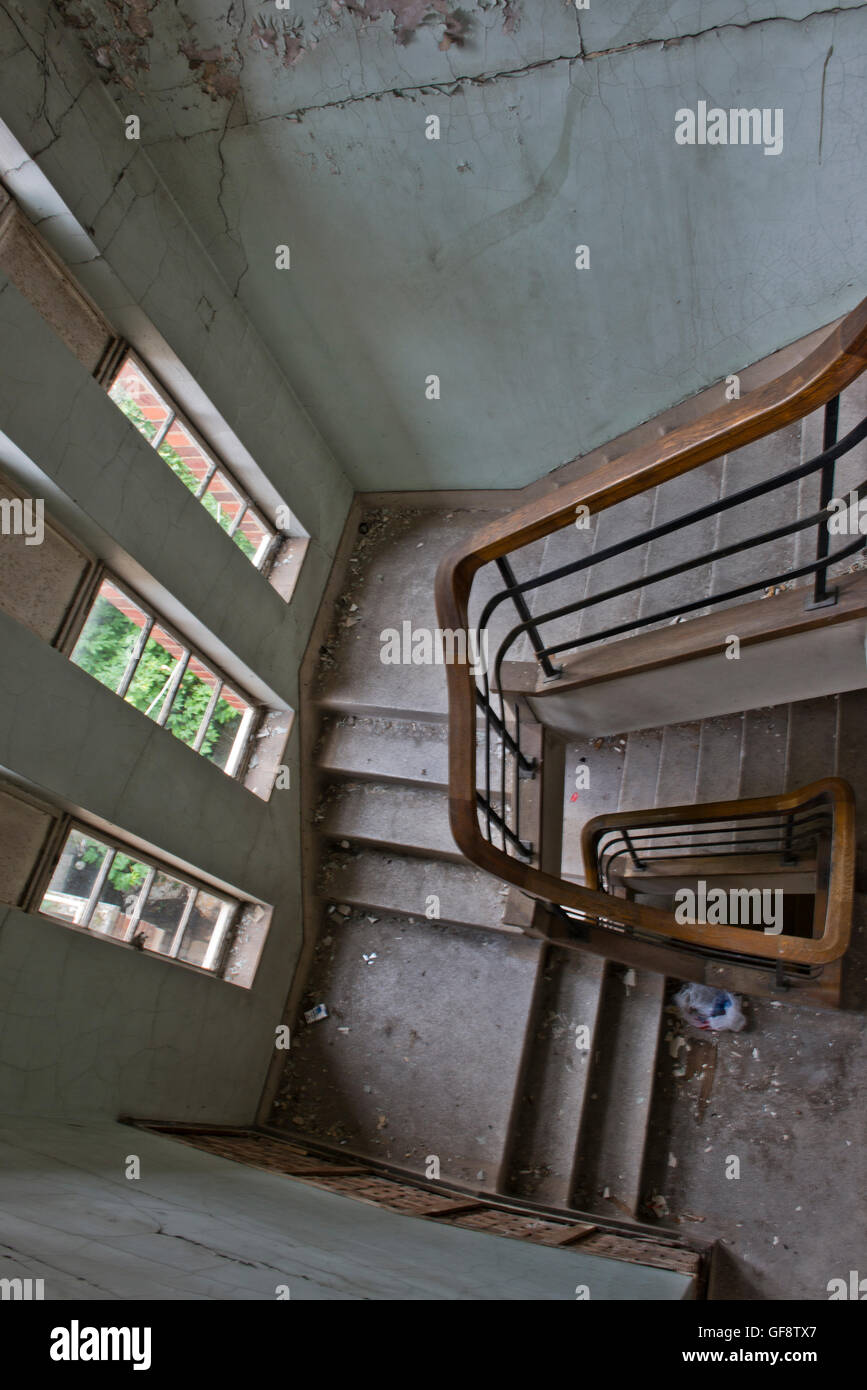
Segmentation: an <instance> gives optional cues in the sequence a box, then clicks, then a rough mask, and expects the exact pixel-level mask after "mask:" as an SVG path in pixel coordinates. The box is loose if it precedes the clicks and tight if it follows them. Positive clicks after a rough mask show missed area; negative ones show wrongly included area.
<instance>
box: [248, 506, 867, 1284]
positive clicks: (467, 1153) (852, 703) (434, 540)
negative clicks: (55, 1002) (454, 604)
mask: <svg viewBox="0 0 867 1390" xmlns="http://www.w3.org/2000/svg"><path fill="white" fill-rule="evenodd" d="M483 516H484V514H483V513H480V512H469V511H464V512H461V511H450V512H448V513H444V512H436V511H431V512H428V511H424V510H414V511H412V512H409V513H407V514H405V515H402V514H400V513H399V512H395V511H392V512H390V513H386V514H383V513H382V512H377V513H376V514H374V515H373V516H372V517H371V518H370V524H369V526H367V527H366V529H365V530H364V531H363V532H361V533H360V537H359V546H358V547H357V549H356V554H355V557H354V561H355V562H354V563H350V569H349V573H348V575H347V585H346V590H345V594H346V599H345V603H344V604H343V605H342V606H341V607H339V608H338V610H337V614H336V622H335V627H334V630H333V632H332V635H331V637H330V638H329V640H328V642H327V644H326V646H325V648H324V650H323V662H322V668H321V671H320V680H319V683H318V688H317V699H318V701H319V702H320V703H321V704H322V705H324V706H326V707H329V708H331V709H332V710H334V709H337V710H351V709H352V708H358V709H361V710H364V711H373V712H375V711H377V710H387V711H390V712H393V713H397V714H400V713H401V712H403V713H404V715H405V717H407V718H409V717H412V718H414V717H415V715H416V713H417V712H422V713H424V712H427V714H428V718H430V719H433V720H437V719H440V720H441V719H442V718H443V716H444V713H445V690H444V684H445V683H444V680H443V679H442V672H441V671H440V670H436V669H433V670H432V669H431V668H425V667H387V666H382V665H381V663H380V662H379V660H378V649H379V633H380V631H381V629H382V628H384V627H387V626H399V625H400V622H401V620H402V619H403V618H411V619H412V621H413V622H414V623H415V624H417V625H422V624H427V625H430V626H435V616H434V612H433V598H432V580H433V573H434V570H435V567H436V563H437V561H438V559H439V557H440V556H441V554H442V553H443V552H444V550H445V549H446V548H447V545H448V544H451V543H454V541H455V540H456V539H457V537H458V536H459V535H460V534H461V533H463V532H464V531H465V530H469V529H472V528H475V527H477V526H478V525H480V524H481V521H482V519H483ZM521 560H522V562H523V567H522V568H521V569H520V570H519V573H520V574H521V575H522V577H523V575H524V574H525V573H526V572H527V568H528V566H529V565H531V563H532V556H531V555H529V553H528V552H525V553H524V554H523V555H522V556H521ZM517 568H518V567H517V566H516V569H517ZM350 603H356V604H357V610H355V612H353V614H352V616H353V617H356V621H355V622H350V623H348V624H347V623H345V622H344V619H345V616H346V613H347V612H348V611H349V604H350ZM865 710H867V701H865V692H855V693H854V694H851V695H847V696H841V697H840V698H839V701H835V700H834V697H831V702H830V704H826V703H825V702H821V701H810V702H804V703H803V704H802V705H793V706H791V707H788V708H785V707H781V708H780V709H778V710H770V711H756V712H754V713H751V714H748V715H746V716H744V717H743V719H742V720H741V717H740V716H737V717H734V716H733V717H732V718H730V719H726V720H711V721H706V722H705V723H703V724H702V725H701V727H700V728H699V726H698V725H682V726H677V727H674V726H672V727H671V728H669V729H666V730H664V731H647V732H645V733H638V734H633V735H630V736H629V737H628V738H627V739H617V738H613V739H606V740H604V741H603V742H602V744H601V745H600V747H599V748H598V749H594V757H595V761H594V776H593V783H592V785H593V792H592V795H587V796H584V797H582V798H581V799H579V804H576V803H573V802H572V801H571V799H570V796H569V793H570V792H571V790H572V788H571V786H570V785H567V787H566V789H565V800H566V809H567V825H566V840H565V858H564V867H565V868H566V870H567V872H571V873H575V874H577V873H578V872H580V863H579V860H578V857H577V854H576V849H577V838H578V833H579V830H580V821H581V820H583V819H584V818H586V816H587V815H589V814H593V813H595V812H596V811H598V810H600V809H603V808H604V807H606V806H609V807H611V808H613V807H614V806H616V805H618V804H620V805H621V806H623V805H625V804H628V805H633V806H640V805H647V804H652V799H651V800H650V801H649V802H648V800H647V798H646V789H645V783H646V779H647V778H650V779H651V781H652V782H653V785H654V786H655V787H656V788H657V792H658V794H659V800H660V802H664V801H668V802H671V801H680V800H690V799H695V800H702V799H710V798H713V797H715V796H731V795H738V794H741V795H751V794H756V795H757V794H763V793H768V792H771V791H775V790H781V789H782V787H783V785H784V784H785V785H801V784H803V783H804V782H805V781H808V780H810V779H811V778H812V777H814V776H819V775H822V773H823V772H825V773H830V772H834V771H837V772H838V773H839V774H840V775H844V776H847V777H849V779H850V780H851V781H852V782H853V784H854V785H855V789H856V796H857V797H858V798H859V802H860V806H861V807H864V806H867V772H865V773H864V774H863V775H862V772H861V768H862V766H867V765H865V764H864V760H863V759H862V757H861V756H860V753H861V750H860V742H861V740H862V737H863V736H862V735H861V733H860V730H861V729H862V728H863V722H864V721H863V716H864V713H865ZM308 717H312V714H311V713H308ZM739 721H740V722H739ZM735 726H737V727H735ZM366 756H367V755H366V754H365V757H366ZM829 760H830V765H829ZM426 761H427V759H425V762H426ZM572 770H573V769H571V764H568V765H567V773H568V772H570V771H572ZM395 771H396V774H397V775H398V776H399V775H400V769H396V770H395ZM793 779H794V780H793ZM567 781H568V779H567ZM624 797H626V798H627V799H626V801H624ZM862 817H863V812H862V813H861V817H859V824H860V823H861V820H862ZM347 849H348V855H349V856H350V857H351V856H352V855H354V854H355V853H356V850H355V847H354V845H353V844H352V843H351V842H348V845H347ZM383 862H385V861H383ZM398 862H399V868H400V872H401V873H402V874H404V875H405V876H406V881H407V892H408V893H409V885H410V880H411V878H412V874H413V870H414V866H415V870H416V871H419V870H418V866H419V865H420V864H423V863H425V862H427V864H428V868H429V866H430V863H433V864H434V865H435V866H436V862H437V861H436V860H432V861H423V860H422V859H418V860H417V861H413V860H407V861H402V860H400V857H399V856H398ZM427 871H428V870H427V869H426V870H425V872H427ZM440 871H442V866H440V868H439V869H437V868H436V867H434V869H433V870H431V872H434V873H436V872H440ZM339 874H340V870H339V869H338V871H337V881H336V883H335V882H334V881H333V880H332V881H331V883H330V884H329V885H328V886H327V893H326V901H327V900H329V899H330V900H331V901H332V903H334V902H338V901H339V900H340V892H339ZM320 883H321V880H320ZM311 887H312V884H311V885H308V888H311ZM412 906H413V904H412V903H410V906H409V907H407V908H405V909H404V911H403V912H401V911H396V910H395V911H391V912H382V911H379V912H378V911H376V910H373V909H369V910H367V911H365V910H355V911H353V912H352V914H351V915H350V916H348V917H346V918H344V917H343V916H342V915H341V914H340V913H335V912H331V913H330V914H329V913H327V911H326V909H325V906H323V915H322V921H321V927H320V935H319V941H318V944H317V948H316V952H315V957H314V961H313V965H312V968H311V971H310V974H309V978H308V981H307V987H306V994H305V999H304V1004H303V1007H304V1008H309V1007H311V1006H312V1005H313V1004H316V1003H319V1002H324V1003H325V1004H326V1005H327V1007H328V1010H329V1017H328V1019H326V1020H324V1021H323V1022H318V1023H314V1024H312V1025H305V1024H303V1023H302V1024H301V1025H300V1027H299V1030H298V1034H297V1036H296V1037H295V1038H294V1039H293V1048H292V1052H291V1054H290V1057H289V1059H288V1060H287V1064H286V1071H285V1074H284V1078H283V1084H282V1087H281V1090H280V1093H279V1096H278V1099H277V1102H276V1106H275V1111H274V1115H273V1121H274V1122H275V1123H277V1124H279V1125H281V1126H284V1127H286V1128H287V1129H289V1130H290V1131H291V1130H293V1129H294V1130H296V1131H301V1132H304V1133H307V1134H309V1135H315V1136H317V1137H320V1138H322V1139H328V1140H330V1141H332V1142H337V1143H338V1144H340V1143H343V1144H346V1145H348V1146H350V1147H351V1148H352V1149H353V1150H356V1151H359V1152H362V1153H367V1154H369V1155H371V1156H372V1157H378V1158H381V1159H384V1160H387V1161H389V1162H392V1163H395V1164H397V1165H400V1166H405V1167H406V1168H407V1169H408V1170H410V1171H413V1172H423V1171H424V1167H425V1161H426V1159H427V1157H428V1156H429V1155H433V1154H436V1155H437V1156H438V1157H439V1158H440V1162H441V1170H442V1174H443V1176H449V1177H452V1178H453V1179H455V1180H456V1181H460V1182H466V1183H469V1184H471V1185H476V1184H477V1185H478V1186H479V1187H481V1188H485V1189H488V1190H496V1189H497V1187H498V1184H499V1183H500V1181H501V1179H502V1178H503V1177H505V1176H506V1175H507V1174H506V1167H503V1166H502V1165H503V1164H504V1154H505V1153H506V1148H507V1141H508V1138H509V1136H508V1127H509V1120H510V1116H512V1117H514V1113H515V1111H514V1107H513V1097H514V1094H515V1088H516V1084H517V1079H518V1075H517V1074H518V1065H519V1060H520V1055H521V1045H522V1040H523V1038H524V1034H525V1032H526V1031H527V1027H528V1019H529V1017H530V1007H531V1000H532V997H533V989H534V980H535V979H536V973H537V954H536V953H537V949H538V948H537V946H536V945H535V944H534V943H532V942H530V941H528V940H524V939H520V938H516V937H510V936H507V935H504V934H502V933H500V932H497V931H491V930H485V929H482V928H490V926H491V925H492V923H491V921H490V920H487V921H485V922H480V923H479V928H478V929H474V928H473V927H472V926H469V927H468V926H455V925H443V924H442V923H438V922H432V921H428V920H426V919H425V918H424V917H422V916H420V915H414V916H413V917H412V920H410V919H409V917H408V915H407V913H409V912H410V911H411V910H412ZM862 907H863V900H859V913H858V920H857V925H856V934H855V939H854V942H853V947H852V950H851V951H850V955H849V959H848V962H847V975H846V981H847V983H846V1002H847V1008H846V1010H844V1011H840V1012H837V1013H833V1012H827V1011H821V1012H820V1011H818V1010H815V1009H809V1008H803V1007H800V1006H797V1005H790V1004H788V1003H780V1004H779V1005H777V1004H775V1003H770V1002H766V1001H756V1002H752V1001H748V1003H747V1014H748V1026H747V1030H746V1031H745V1032H743V1033H742V1034H738V1035H736V1034H724V1035H721V1036H717V1037H714V1038H708V1037H707V1035H704V1034H699V1033H694V1032H691V1030H689V1029H688V1028H687V1027H686V1025H682V1024H680V1023H679V1022H678V1021H677V1020H674V1019H671V1018H668V1017H667V1018H666V1019H665V1021H664V1022H663V1036H662V1040H661V1045H660V1047H659V1052H658V1055H657V1065H656V1074H655V1081H654V1083H653V1089H652V1104H651V1105H650V1108H649V1122H648V1132H647V1147H646V1150H645V1158H644V1168H643V1172H642V1174H641V1192H642V1193H643V1197H642V1199H641V1205H640V1210H639V1214H640V1216H641V1217H642V1219H644V1220H648V1219H654V1218H653V1217H652V1215H651V1212H650V1209H649V1208H648V1206H647V1202H648V1199H650V1198H652V1197H654V1196H657V1197H661V1198H663V1199H664V1202H663V1203H660V1204H657V1207H656V1209H657V1213H659V1212H661V1213H662V1214H661V1215H657V1217H656V1218H655V1219H658V1220H659V1221H660V1224H661V1225H663V1226H666V1227H669V1228H671V1229H675V1230H682V1231H684V1232H688V1233H690V1234H695V1235H700V1236H701V1237H702V1238H703V1239H704V1238H718V1239H719V1240H720V1241H721V1242H722V1249H723V1252H724V1259H723V1260H722V1261H721V1263H720V1266H719V1275H718V1278H717V1282H716V1287H715V1290H714V1293H715V1296H716V1297H719V1298H751V1299H771V1298H783V1299H791V1298H807V1299H824V1298H826V1297H827V1283H828V1280H829V1279H831V1278H834V1277H836V1276H840V1275H846V1274H847V1273H848V1271H849V1270H850V1269H859V1270H861V1271H862V1272H867V1250H865V1242H864V1231H865V1219H864V1218H865V1199H864V1193H865V1191H867V1183H865V1178H867V1172H865V1157H864V1146H863V1132H864V1128H863V1125H864V1122H863V1115H864V1110H865V1100H867V1065H865V1064H867V1030H865V1024H864V1010H865V1000H867V988H865V984H867V944H865V921H864V913H863V911H861V908H862ZM371 919H375V920H371ZM462 920H463V919H462ZM365 955H367V956H368V957H371V956H373V955H375V959H372V960H368V961H365V960H364V956H365ZM674 988H675V985H674V982H669V984H668V986H667V990H666V997H667V998H670V996H671V994H672V993H673V992H674ZM680 1035H682V1036H684V1038H685V1039H686V1041H687V1043H688V1050H687V1051H686V1052H684V1050H683V1049H682V1048H681V1049H680V1051H679V1060H678V1059H675V1058H674V1057H673V1056H672V1055H671V1045H672V1043H673V1040H674V1038H675V1037H677V1036H680ZM650 1045H651V1043H650V1040H649V1035H648V1043H647V1046H648V1047H649V1046H650ZM552 1055H556V1051H554V1052H552ZM684 1058H685V1059H686V1068H685V1074H683V1075H678V1074H677V1073H678V1072H679V1071H680V1070H681V1068H682V1065H683V1062H684ZM650 1061H651V1063H652V1055H651V1056H650ZM610 1101H611V1103H612V1104H615V1103H616V1102H617V1097H616V1096H612V1097H611V1098H610ZM732 1158H736V1159H738V1160H739V1162H740V1176H739V1177H738V1178H727V1177H726V1167H727V1165H728V1168H729V1170H730V1171H731V1169H732V1166H733V1165H732V1164H731V1162H730V1159H732ZM603 1207H604V1203H603ZM611 1214H612V1215H613V1216H616V1215H621V1213H620V1212H615V1211H612V1213H611Z"/></svg>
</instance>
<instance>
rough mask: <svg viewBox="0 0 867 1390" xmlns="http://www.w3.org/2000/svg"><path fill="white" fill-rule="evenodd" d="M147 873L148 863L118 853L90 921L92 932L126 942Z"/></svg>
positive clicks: (119, 851)
mask: <svg viewBox="0 0 867 1390" xmlns="http://www.w3.org/2000/svg"><path fill="white" fill-rule="evenodd" d="M149 872H150V870H149V868H148V866H147V864H143V863H142V862H141V860H140V859H133V858H132V857H131V856H130V855H129V854H123V853H122V852H121V850H118V851H117V853H116V854H115V856H114V859H113V860H112V862H111V868H110V869H109V871H108V875H107V877H106V880H105V883H104V884H103V886H102V888H101V889H100V893H99V902H98V903H97V904H96V907H95V908H94V911H93V916H92V918H91V919H90V923H89V926H90V928H91V930H92V931H98V932H102V933H103V935H105V936H113V937H115V938H116V939H117V940H118V941H125V940H126V937H127V935H128V932H129V928H130V924H131V919H132V916H133V913H134V912H135V908H136V903H137V902H138V900H139V898H140V897H141V890H142V888H143V886H144V883H145V880H146V878H147V876H148V873H149Z"/></svg>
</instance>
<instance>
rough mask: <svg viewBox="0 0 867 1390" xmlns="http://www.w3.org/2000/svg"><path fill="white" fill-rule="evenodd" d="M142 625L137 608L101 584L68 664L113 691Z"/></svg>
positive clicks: (144, 617) (108, 585)
mask: <svg viewBox="0 0 867 1390" xmlns="http://www.w3.org/2000/svg"><path fill="white" fill-rule="evenodd" d="M146 622H147V615H146V614H145V613H143V612H142V610H141V609H140V608H139V607H138V605H137V604H135V603H133V601H132V599H129V598H127V597H126V595H125V594H123V593H121V591H120V589H118V588H116V586H115V585H114V584H112V583H110V582H109V581H108V580H105V581H104V583H102V584H101V585H100V587H99V593H98V594H97V596H96V599H95V600H94V603H93V607H92V608H91V610H90V612H89V614H88V615H87V622H86V623H85V624H84V627H83V628H82V629H81V635H80V637H79V639H78V641H77V642H76V644H75V650H74V651H73V653H72V657H71V660H72V661H74V662H75V664H76V666H80V667H81V669H82V670H83V671H87V673H88V674H89V675H91V676H95V677H96V679H97V680H98V681H101V682H102V684H103V685H107V686H108V688H109V690H114V691H117V689H118V687H119V686H120V683H121V680H122V679H123V674H124V671H125V670H126V668H127V663H128V661H129V658H130V655H131V654H132V651H133V649H134V648H135V644H136V642H137V641H138V638H139V633H140V632H141V630H142V628H143V627H144V625H145V623H146Z"/></svg>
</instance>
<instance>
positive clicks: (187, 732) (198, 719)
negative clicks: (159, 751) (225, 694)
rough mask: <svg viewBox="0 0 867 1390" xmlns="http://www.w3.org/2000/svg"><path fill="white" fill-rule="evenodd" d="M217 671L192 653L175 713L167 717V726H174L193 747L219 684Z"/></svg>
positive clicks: (180, 735) (173, 729) (175, 700)
mask: <svg viewBox="0 0 867 1390" xmlns="http://www.w3.org/2000/svg"><path fill="white" fill-rule="evenodd" d="M219 683H220V682H219V679H218V677H217V676H215V675H214V673H213V671H210V670H208V667H207V666H206V665H205V664H204V662H203V661H200V660H199V658H198V657H197V656H191V657H190V659H189V661H188V662H187V669H186V671H185V672H184V678H183V680H182V681H181V684H180V688H179V690H178V693H177V695H176V696H175V699H174V702H173V704H172V708H171V713H170V714H169V717H168V719H167V720H166V728H167V729H171V731H172V733H173V734H174V735H175V737H176V738H179V739H180V740H181V742H182V743H186V744H188V745H189V746H192V745H193V744H194V743H195V741H196V736H197V734H198V732H199V729H200V727H201V724H202V720H203V719H204V717H205V715H206V714H207V712H208V706H209V704H210V702H211V697H212V696H213V693H214V691H215V690H216V688H217V686H218V685H219Z"/></svg>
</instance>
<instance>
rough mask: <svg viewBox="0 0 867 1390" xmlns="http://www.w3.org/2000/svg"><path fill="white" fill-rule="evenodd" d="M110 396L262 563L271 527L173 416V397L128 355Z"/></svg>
mask: <svg viewBox="0 0 867 1390" xmlns="http://www.w3.org/2000/svg"><path fill="white" fill-rule="evenodd" d="M108 394H109V396H110V397H111V399H112V400H113V401H114V402H115V404H116V405H118V406H119V407H120V409H121V410H122V411H123V413H124V414H125V415H126V417H127V419H128V420H130V421H131V422H132V423H133V424H134V425H135V427H136V429H137V430H138V431H139V433H140V434H143V435H144V437H145V439H147V440H149V441H150V443H152V444H155V445H156V447H157V452H158V453H159V455H160V457H161V458H162V459H164V460H165V462H166V463H167V464H168V465H169V467H170V468H171V469H172V471H173V472H174V473H176V474H177V476H178V477H179V478H180V479H181V481H182V482H183V483H184V485H185V486H186V487H188V488H189V490H190V492H192V493H194V494H195V495H196V496H197V497H198V498H199V499H200V501H201V503H202V505H203V506H204V507H205V509H206V510H207V511H208V512H209V513H210V514H211V516H212V517H213V518H214V520H215V521H217V522H218V523H219V525H220V526H222V528H223V530H224V531H232V540H233V541H234V542H235V544H236V545H237V547H238V549H239V550H241V551H243V553H244V554H245V555H246V556H247V559H248V560H250V561H251V562H252V563H253V564H255V565H257V566H258V565H260V564H261V563H262V560H263V558H264V555H265V552H266V551H267V549H268V542H269V541H270V540H271V538H272V536H273V535H274V532H273V530H271V528H270V527H268V526H266V525H265V523H264V522H263V521H262V519H261V517H259V516H257V515H256V514H255V513H254V512H253V511H251V510H250V509H249V508H248V509H247V511H246V513H245V512H244V500H243V497H242V495H241V493H240V491H239V490H238V488H237V487H236V486H235V484H234V483H233V482H232V481H231V479H230V478H229V476H228V474H227V473H226V472H225V470H223V469H220V468H216V466H215V462H214V460H213V459H212V458H211V456H210V454H209V453H208V452H207V450H206V449H204V448H202V446H201V445H200V444H198V443H197V441H196V439H195V437H194V435H193V434H192V432H191V430H189V429H188V428H187V427H186V426H185V425H184V424H182V422H181V421H180V420H179V419H177V418H176V414H175V408H174V406H173V404H172V403H171V401H169V400H168V399H166V398H164V397H163V395H162V394H161V393H160V391H158V390H157V388H156V387H155V386H152V385H151V383H150V382H149V381H148V379H147V377H146V376H145V374H144V372H143V371H142V370H141V368H140V367H138V366H137V365H136V363H135V362H134V361H133V359H132V358H131V357H127V358H126V359H125V360H124V363H123V365H122V366H121V368H120V370H119V372H118V373H117V376H116V377H115V378H114V381H113V382H112V384H111V386H110V387H109V392H108ZM234 527H236V529H233V528H234Z"/></svg>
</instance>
